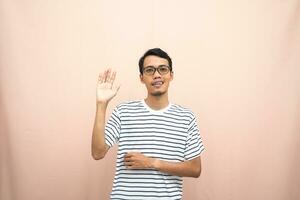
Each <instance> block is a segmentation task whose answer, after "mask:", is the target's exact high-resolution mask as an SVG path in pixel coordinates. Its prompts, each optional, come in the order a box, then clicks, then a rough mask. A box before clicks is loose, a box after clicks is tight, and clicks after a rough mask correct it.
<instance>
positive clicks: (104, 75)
mask: <svg viewBox="0 0 300 200" xmlns="http://www.w3.org/2000/svg"><path fill="white" fill-rule="evenodd" d="M107 72H108V70H105V71H104V73H103V82H104V83H105V82H106V79H107Z"/></svg>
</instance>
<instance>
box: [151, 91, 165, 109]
mask: <svg viewBox="0 0 300 200" xmlns="http://www.w3.org/2000/svg"><path fill="white" fill-rule="evenodd" d="M145 102H146V104H147V105H148V106H149V107H150V108H152V109H153V110H160V109H163V108H165V107H167V106H168V105H169V99H168V94H167V93H166V94H163V95H161V96H153V95H151V94H148V96H147V98H146V99H145Z"/></svg>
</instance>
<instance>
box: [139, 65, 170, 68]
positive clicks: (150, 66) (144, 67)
mask: <svg viewBox="0 0 300 200" xmlns="http://www.w3.org/2000/svg"><path fill="white" fill-rule="evenodd" d="M147 67H154V66H152V65H149V66H146V67H144V68H147ZM158 67H169V66H168V65H158ZM158 67H157V68H158ZM154 68H156V67H154Z"/></svg>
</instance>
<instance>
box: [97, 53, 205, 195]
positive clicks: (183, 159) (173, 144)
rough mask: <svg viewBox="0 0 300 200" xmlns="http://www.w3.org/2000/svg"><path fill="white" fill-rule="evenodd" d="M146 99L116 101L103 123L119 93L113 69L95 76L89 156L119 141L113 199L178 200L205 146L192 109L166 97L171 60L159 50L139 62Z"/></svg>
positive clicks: (195, 173)
mask: <svg viewBox="0 0 300 200" xmlns="http://www.w3.org/2000/svg"><path fill="white" fill-rule="evenodd" d="M139 69H140V80H141V82H142V83H143V84H144V85H145V86H146V88H147V91H148V94H147V97H146V99H144V100H137V101H129V102H126V103H122V104H120V105H118V106H117V107H116V108H115V109H114V110H113V112H112V115H111V116H110V119H109V120H108V122H107V124H106V126H105V113H106V109H107V106H108V103H109V101H110V100H111V99H112V98H113V97H114V96H115V95H116V94H117V91H118V89H119V87H118V86H115V85H114V80H115V77H116V72H112V71H111V70H106V71H104V73H101V74H100V75H99V81H98V85H97V110H96V117H95V122H94V129H93V136H92V156H93V158H94V159H96V160H99V159H102V158H104V156H105V154H106V152H107V151H108V149H109V148H110V147H112V146H113V145H114V144H116V143H118V145H119V147H118V155H117V163H116V174H115V179H114V182H113V189H112V192H111V196H110V198H111V199H129V200H134V199H152V200H153V199H159V200H163V199H181V198H182V177H196V178H197V177H199V176H200V173H201V160H200V154H201V153H202V151H203V150H204V146H203V144H202V140H201V137H200V134H199V130H198V127H197V123H196V119H195V116H194V115H193V113H192V112H191V111H190V110H188V109H186V108H183V107H181V106H179V105H176V104H172V103H170V102H169V99H168V88H169V84H170V82H171V81H172V80H173V76H174V72H173V69H172V60H171V58H170V57H169V56H168V54H167V53H166V52H164V51H163V50H161V49H159V48H155V49H150V50H148V51H147V52H146V53H145V54H144V55H143V56H142V57H141V58H140V61H139Z"/></svg>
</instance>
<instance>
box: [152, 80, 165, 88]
mask: <svg viewBox="0 0 300 200" xmlns="http://www.w3.org/2000/svg"><path fill="white" fill-rule="evenodd" d="M163 84H164V82H163V81H155V82H153V83H152V84H151V85H152V86H155V87H159V86H161V85H163Z"/></svg>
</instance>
